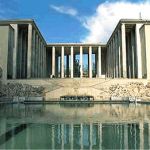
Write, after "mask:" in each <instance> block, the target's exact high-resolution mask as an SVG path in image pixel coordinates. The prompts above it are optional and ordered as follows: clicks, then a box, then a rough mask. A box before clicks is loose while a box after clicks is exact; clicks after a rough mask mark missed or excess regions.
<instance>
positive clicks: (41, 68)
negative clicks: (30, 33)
mask: <svg viewBox="0 0 150 150" xmlns="http://www.w3.org/2000/svg"><path fill="white" fill-rule="evenodd" d="M40 48H41V65H40V66H41V68H40V69H41V76H40V77H41V78H43V75H42V74H43V65H42V63H43V51H42V40H41V44H40Z"/></svg>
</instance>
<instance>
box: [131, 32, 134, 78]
mask: <svg viewBox="0 0 150 150" xmlns="http://www.w3.org/2000/svg"><path fill="white" fill-rule="evenodd" d="M131 51H132V52H131V53H132V78H135V61H134V60H135V42H134V31H133V30H132V31H131Z"/></svg>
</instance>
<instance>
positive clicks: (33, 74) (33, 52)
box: [31, 30, 36, 77]
mask: <svg viewBox="0 0 150 150" xmlns="http://www.w3.org/2000/svg"><path fill="white" fill-rule="evenodd" d="M35 37H36V35H35V30H33V41H32V73H31V74H32V77H35V39H36V38H35Z"/></svg>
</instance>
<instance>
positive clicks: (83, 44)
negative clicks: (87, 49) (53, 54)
mask: <svg viewBox="0 0 150 150" xmlns="http://www.w3.org/2000/svg"><path fill="white" fill-rule="evenodd" d="M52 46H102V47H105V46H106V44H102V43H48V44H47V47H52Z"/></svg>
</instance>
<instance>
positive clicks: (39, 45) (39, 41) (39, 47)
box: [37, 36, 40, 78]
mask: <svg viewBox="0 0 150 150" xmlns="http://www.w3.org/2000/svg"><path fill="white" fill-rule="evenodd" d="M37 45H38V78H39V77H40V37H39V36H38V43H37Z"/></svg>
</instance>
